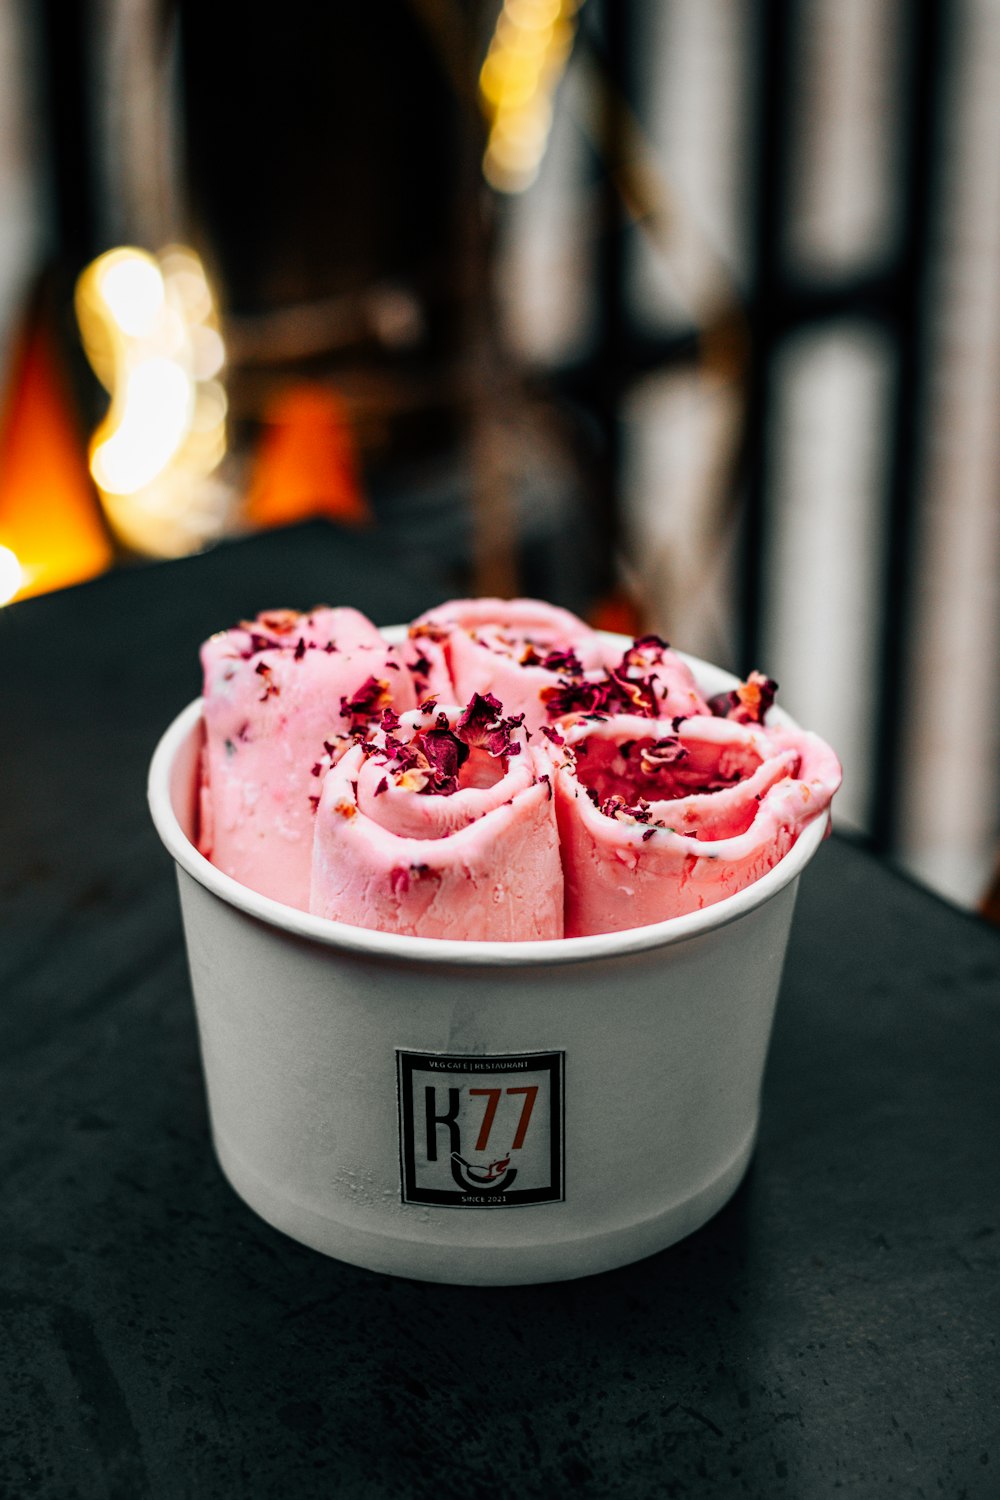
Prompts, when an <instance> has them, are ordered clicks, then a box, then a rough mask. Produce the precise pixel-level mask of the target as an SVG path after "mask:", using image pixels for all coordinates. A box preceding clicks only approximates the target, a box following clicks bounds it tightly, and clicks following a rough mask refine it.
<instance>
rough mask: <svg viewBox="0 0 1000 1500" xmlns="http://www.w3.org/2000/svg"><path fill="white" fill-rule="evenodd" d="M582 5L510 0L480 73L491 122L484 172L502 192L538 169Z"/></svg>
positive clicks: (572, 0)
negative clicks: (553, 102)
mask: <svg viewBox="0 0 1000 1500" xmlns="http://www.w3.org/2000/svg"><path fill="white" fill-rule="evenodd" d="M578 6H579V0H505V4H504V7H503V10H502V11H501V13H500V17H499V19H498V21H497V24H496V29H495V31H494V34H493V40H492V41H491V43H490V48H489V52H488V53H487V55H486V61H485V62H484V63H483V67H482V71H481V72H480V75H479V97H480V103H481V105H482V109H483V113H484V114H485V116H486V118H487V120H488V121H489V127H490V133H489V139H488V140H487V143H486V151H485V154H484V156H483V173H484V175H485V177H486V180H487V182H489V184H490V186H491V187H494V188H496V189H497V191H498V192H503V193H517V192H521V191H522V190H523V189H524V188H526V187H528V186H529V185H530V184H531V183H532V182H533V181H534V179H535V177H536V175H537V173H538V168H539V166H540V164H541V160H542V156H543V155H544V153H545V146H546V143H547V141H548V137H549V130H550V129H551V125H552V99H553V95H554V94H555V90H556V86H557V84H558V82H559V79H560V77H561V76H562V73H563V70H564V68H565V66H566V61H567V59H568V57H569V54H570V51H571V49H572V46H573V37H574V33H575V24H574V21H573V17H574V16H575V14H576V11H577V9H578Z"/></svg>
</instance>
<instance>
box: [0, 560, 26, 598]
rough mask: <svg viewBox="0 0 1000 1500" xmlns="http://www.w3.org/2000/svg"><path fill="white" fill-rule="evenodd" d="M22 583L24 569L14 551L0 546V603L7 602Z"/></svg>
mask: <svg viewBox="0 0 1000 1500" xmlns="http://www.w3.org/2000/svg"><path fill="white" fill-rule="evenodd" d="M23 585H24V569H23V568H22V567H21V562H20V559H19V558H18V556H17V553H16V552H12V551H11V550H10V548H9V547H0V604H9V603H10V601H11V599H13V597H14V595H15V594H16V593H17V592H18V590H19V589H21V588H22V587H23Z"/></svg>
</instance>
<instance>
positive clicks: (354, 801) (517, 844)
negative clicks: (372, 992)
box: [311, 693, 563, 942]
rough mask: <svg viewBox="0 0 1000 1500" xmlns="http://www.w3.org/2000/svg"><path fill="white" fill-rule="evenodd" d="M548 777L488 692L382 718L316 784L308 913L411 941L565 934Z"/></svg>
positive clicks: (541, 759)
mask: <svg viewBox="0 0 1000 1500" xmlns="http://www.w3.org/2000/svg"><path fill="white" fill-rule="evenodd" d="M551 778H552V766H551V763H550V762H549V760H548V757H547V756H546V755H545V754H544V753H542V752H538V751H535V750H533V749H532V748H531V747H530V745H529V743H528V738H527V735H526V734H525V731H524V728H523V727H522V725H521V724H520V722H519V716H514V717H513V718H511V719H504V718H503V716H502V711H501V705H500V703H499V701H498V700H497V699H496V698H495V697H492V696H491V695H489V694H486V695H480V694H478V693H477V694H475V695H473V698H472V700H471V702H470V704H469V706H468V708H467V709H466V710H465V711H464V712H463V711H462V710H461V709H459V708H458V707H444V708H442V707H438V706H434V705H427V704H425V705H424V706H423V708H422V709H419V710H417V711H415V712H412V713H407V714H404V715H403V716H402V719H401V720H397V718H396V716H395V715H394V714H391V713H390V714H387V715H385V716H384V718H383V728H382V731H381V733H379V734H376V735H375V736H374V737H373V739H372V741H371V742H370V743H369V744H358V745H355V746H353V747H352V748H351V749H350V750H348V751H347V752H346V754H345V755H344V756H343V757H342V758H341V759H340V760H339V761H338V762H337V764H336V765H335V766H334V767H333V769H332V770H331V771H329V772H328V774H327V776H326V778H325V779H324V782H323V792H322V797H321V800H320V804H319V809H318V811H317V815H316V828H315V839H314V848H313V877H312V898H311V910H312V911H313V912H314V913H315V914H316V915H318V916H322V917H332V918H334V919H336V920H338V921H341V922H350V923H352V924H354V925H355V926H358V927H372V928H377V929H379V930H380V931H382V932H395V933H400V934H404V935H406V936H415V937H434V938H459V939H468V938H475V939H478V940H480V941H486V942H490V941H502V942H503V941H518V940H523V939H535V938H558V937H562V935H563V898H562V866H561V863H560V858H559V841H558V833H557V829H556V819H555V802H554V798H553V789H552V779H551Z"/></svg>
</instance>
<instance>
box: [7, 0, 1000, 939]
mask: <svg viewBox="0 0 1000 1500" xmlns="http://www.w3.org/2000/svg"><path fill="white" fill-rule="evenodd" d="M250 15H251V13H250V12H248V11H247V10H246V8H245V7H236V6H235V5H229V4H224V3H219V4H213V5H204V4H201V5H199V4H197V3H195V0H172V3H168V0H79V3H77V4H74V5H70V6H65V5H59V4H58V3H57V0H6V3H5V4H3V5H2V6H0V79H2V87H0V595H2V597H3V599H4V600H5V601H12V602H14V604H15V607H16V603H17V601H19V600H20V599H22V598H26V597H28V596H30V595H32V594H40V593H44V592H46V591H48V590H51V589H56V588H66V587H72V586H74V585H77V584H79V583H82V582H84V581H86V580H89V579H92V578H95V577H97V576H99V575H101V574H103V573H105V572H106V571H108V570H110V569H113V568H116V567H123V566H130V567H139V566H142V565H144V563H146V562H148V560H150V559H154V558H161V559H162V558H169V557H177V556H182V555H185V554H188V553H191V552H194V551H198V550H201V549H203V548H205V547H209V546H227V545H230V546H231V545H233V540H234V539H235V538H238V537H240V536H245V535H246V534H247V533H248V532H253V531H259V530H263V529H267V528H270V527H275V526H284V525H289V524H294V523H296V522H299V521H304V520H311V519H315V518H316V517H319V518H322V519H324V520H325V521H326V522H327V523H328V524H329V525H330V526H331V527H335V528H336V527H342V528H351V529H360V530H363V531H366V532H367V533H368V534H369V535H370V536H371V537H372V539H373V545H377V546H378V547H379V548H380V549H384V552H385V555H386V557H387V558H392V559H393V560H395V561H396V562H402V563H403V564H404V565H405V566H406V568H407V569H409V570H410V571H411V572H412V573H413V574H414V575H415V576H416V577H417V579H418V580H419V581H420V583H421V586H423V587H425V588H426V594H427V601H428V603H430V602H432V601H433V600H434V599H441V598H444V597H447V596H448V595H449V594H465V593H470V592H475V593H481V592H489V593H500V594H513V593H517V592H526V593H532V594H539V595H542V596H545V597H548V598H550V599H552V600H554V601H556V602H559V603H563V604H566V605H568V606H569V607H571V608H573V609H576V610H578V611H580V612H581V613H584V614H586V615H587V616H588V617H589V618H590V619H591V620H593V621H595V622H596V623H598V624H602V625H606V626H609V627H611V628H621V629H625V630H632V629H638V628H644V629H655V630H658V631H659V632H660V633H662V634H664V635H665V636H667V637H668V638H669V639H670V640H671V641H672V642H673V644H675V645H676V646H678V647H679V648H681V649H684V650H687V651H690V652H693V653H695V654H697V655H701V656H705V657H708V658H710V659H712V660H715V661H719V662H721V663H722V664H724V665H726V666H729V667H731V668H733V669H735V670H738V671H741V672H746V671H748V670H749V669H750V668H751V667H753V666H759V667H761V668H763V669H764V670H766V671H767V672H768V673H770V674H771V675H772V676H774V677H775V678H777V680H778V682H779V683H780V686H781V701H782V702H783V703H784V704H785V706H786V707H788V708H789V710H790V711H791V712H792V713H794V714H795V715H796V716H797V717H798V718H800V719H801V720H802V721H804V722H805V723H807V724H808V725H809V726H810V727H813V728H815V729H817V730H819V731H820V732H821V733H823V734H824V735H825V736H826V737H827V738H828V739H829V740H830V741H831V742H832V743H833V744H834V745H835V746H836V747H837V749H838V750H839V752H840V753H841V756H842V759H843V762H844V767H845V785H844V789H843V791H842V792H841V794H840V797H839V811H840V822H841V826H847V827H853V828H854V829H855V830H856V831H857V832H858V833H859V834H861V835H862V836H864V837H865V838H867V839H870V840H871V842H872V844H873V845H874V847H875V848H877V849H878V850H879V851H881V852H882V853H884V854H887V855H889V856H891V857H892V858H894V859H895V860H896V861H897V862H899V863H901V864H902V865H903V867H904V868H905V869H907V870H908V871H909V872H910V873H911V874H913V875H914V876H915V877H916V878H918V879H919V880H921V881H922V882H924V883H926V884H928V885H930V886H931V887H932V888H934V889H935V890H937V891H938V892H940V893H941V894H942V895H944V896H946V897H947V898H948V899H950V900H953V901H956V902H958V903H960V904H963V905H966V906H972V907H984V905H988V904H989V902H990V899H991V898H990V891H991V887H992V886H993V882H994V880H995V874H994V872H995V867H996V864H997V858H998V846H1000V753H998V752H1000V708H998V693H997V691H996V687H997V681H998V666H1000V519H998V516H1000V505H998V501H1000V422H998V420H997V418H998V411H997V394H998V386H1000V381H998V376H1000V172H998V170H997V154H998V152H997V148H998V144H1000V3H998V0H582V3H580V0H504V3H502V4H500V3H487V0H382V3H380V4H379V5H377V6H340V5H334V6H331V5H321V4H318V3H316V4H305V3H302V0H286V3H285V4H283V5H282V6H281V7H280V11H278V12H274V11H271V12H269V13H268V24H266V25H265V24H262V23H260V22H256V23H255V22H254V21H253V20H252V19H250ZM315 602H317V601H315V600H313V599H293V600H285V599H262V600H260V601H259V603H260V606H261V607H266V606H275V605H284V604H291V605H295V606H299V607H304V608H305V607H309V606H310V605H312V604H313V603H315ZM326 602H330V603H337V602H339V601H337V600H329V601H326ZM226 623H229V622H225V621H220V625H223V624H226ZM992 901H993V909H994V911H998V912H1000V897H998V895H997V893H996V890H995V888H994V889H993V897H992Z"/></svg>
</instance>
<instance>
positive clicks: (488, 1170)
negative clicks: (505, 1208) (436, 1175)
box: [451, 1151, 517, 1193]
mask: <svg viewBox="0 0 1000 1500" xmlns="http://www.w3.org/2000/svg"><path fill="white" fill-rule="evenodd" d="M451 1175H452V1177H454V1179H455V1181H456V1182H457V1183H458V1186H459V1187H460V1188H462V1189H463V1191H465V1192H469V1191H473V1192H477V1193H500V1192H506V1190H507V1188H509V1187H510V1186H511V1185H512V1184H513V1181H514V1178H515V1177H516V1176H517V1168H516V1167H512V1166H511V1164H510V1153H509V1152H508V1153H507V1155H506V1156H503V1157H499V1158H498V1159H497V1160H496V1161H491V1162H490V1163H489V1165H488V1166H485V1167H481V1166H476V1165H474V1164H473V1163H472V1162H468V1161H466V1160H465V1157H464V1156H459V1154H458V1152H457V1151H453V1152H452V1153H451Z"/></svg>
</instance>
